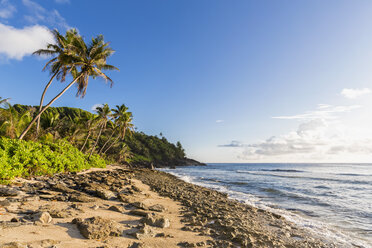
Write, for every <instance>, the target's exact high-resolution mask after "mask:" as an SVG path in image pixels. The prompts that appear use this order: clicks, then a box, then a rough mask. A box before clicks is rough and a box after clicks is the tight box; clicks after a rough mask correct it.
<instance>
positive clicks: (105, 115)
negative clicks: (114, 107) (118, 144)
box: [89, 103, 111, 158]
mask: <svg viewBox="0 0 372 248" xmlns="http://www.w3.org/2000/svg"><path fill="white" fill-rule="evenodd" d="M96 112H97V114H98V117H97V123H98V126H99V127H100V129H99V133H98V136H97V139H96V142H95V143H94V146H93V147H92V150H91V151H90V154H89V158H90V157H91V156H92V154H93V152H94V150H95V148H96V146H97V144H98V141H99V138H100V137H101V134H102V131H103V130H104V129H105V128H106V126H107V122H108V121H109V118H110V117H111V109H110V107H109V106H108V104H107V103H106V104H104V105H103V106H102V107H97V108H96Z"/></svg>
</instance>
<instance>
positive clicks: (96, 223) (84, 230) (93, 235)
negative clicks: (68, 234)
mask: <svg viewBox="0 0 372 248" xmlns="http://www.w3.org/2000/svg"><path fill="white" fill-rule="evenodd" d="M73 223H75V224H76V225H77V228H78V229H79V231H80V233H81V235H83V236H84V237H85V238H87V239H106V238H108V237H109V236H116V237H119V236H122V233H123V230H122V228H121V226H120V224H118V223H117V222H115V221H113V220H109V219H104V218H102V217H99V216H98V217H92V218H88V219H85V220H81V219H80V218H77V219H74V220H73Z"/></svg>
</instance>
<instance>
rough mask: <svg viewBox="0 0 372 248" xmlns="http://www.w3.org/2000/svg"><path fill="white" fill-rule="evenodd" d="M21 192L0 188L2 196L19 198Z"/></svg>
mask: <svg viewBox="0 0 372 248" xmlns="http://www.w3.org/2000/svg"><path fill="white" fill-rule="evenodd" d="M18 195H19V191H18V190H16V189H12V188H8V187H0V196H18Z"/></svg>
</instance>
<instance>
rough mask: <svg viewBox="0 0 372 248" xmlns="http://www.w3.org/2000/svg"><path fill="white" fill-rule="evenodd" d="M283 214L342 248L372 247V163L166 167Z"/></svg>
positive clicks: (247, 201)
mask: <svg viewBox="0 0 372 248" xmlns="http://www.w3.org/2000/svg"><path fill="white" fill-rule="evenodd" d="M161 170H162V171H165V172H168V173H171V174H173V175H176V176H177V177H179V178H181V179H183V180H184V181H187V182H190V183H194V184H197V185H200V186H204V187H208V188H212V189H215V190H218V191H222V192H226V193H228V195H229V196H230V197H231V198H233V199H237V200H239V201H241V202H244V203H247V204H250V205H253V206H256V207H258V208H262V209H266V210H269V211H272V212H275V213H278V214H281V215H282V216H283V217H285V218H286V219H288V220H290V221H293V222H295V223H296V224H297V225H299V226H302V227H304V228H307V229H308V230H309V232H313V233H315V234H317V235H322V236H323V237H325V238H326V239H328V240H332V241H336V242H337V243H338V244H341V246H342V247H372V164H254V163H250V164H236V163H234V164H222V163H221V164H208V165H207V166H187V167H177V168H176V169H167V168H166V169H161Z"/></svg>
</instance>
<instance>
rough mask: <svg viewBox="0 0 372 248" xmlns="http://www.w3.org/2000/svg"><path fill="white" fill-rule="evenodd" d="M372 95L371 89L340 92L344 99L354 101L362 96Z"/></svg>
mask: <svg viewBox="0 0 372 248" xmlns="http://www.w3.org/2000/svg"><path fill="white" fill-rule="evenodd" d="M370 93H372V91H371V89H369V88H363V89H347V88H345V89H343V90H342V91H341V95H343V96H344V97H346V98H349V99H355V98H358V97H360V96H362V95H367V94H370Z"/></svg>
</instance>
